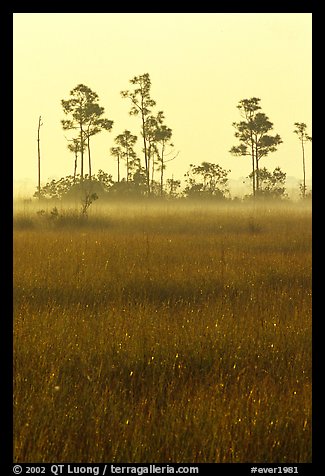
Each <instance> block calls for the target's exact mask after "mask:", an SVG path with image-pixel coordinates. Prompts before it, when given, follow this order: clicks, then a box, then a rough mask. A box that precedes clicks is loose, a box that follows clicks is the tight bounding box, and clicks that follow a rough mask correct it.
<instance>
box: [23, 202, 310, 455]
mask: <svg viewBox="0 0 325 476" xmlns="http://www.w3.org/2000/svg"><path fill="white" fill-rule="evenodd" d="M33 206H34V205H33ZM35 207H36V208H33V207H32V206H30V207H28V206H27V207H25V209H19V210H18V209H17V210H16V211H15V215H14V460H15V461H16V462H55V463H60V462H116V463H118V462H124V463H125V462H130V463H132V462H135V463H141V462H143V463H150V462H157V463H159V462H165V463H168V462H170V463H204V462H212V463H224V462H235V463H240V462H270V463H282V462H283V463H285V462H288V463H294V462H310V461H311V460H312V453H311V413H312V408H311V384H312V382H311V364H312V362H311V354H312V342H311V311H312V309H311V294H312V290H311V284H312V283H311V254H312V248H311V235H312V231H311V208H310V206H306V205H304V206H303V205H300V204H298V203H296V204H294V203H291V204H290V203H287V204H282V205H280V206H274V205H273V204H267V203H264V204H262V205H260V206H257V205H253V204H246V205H244V204H235V203H229V204H225V205H222V206H221V205H220V206H217V205H211V204H210V205H208V204H203V203H202V204H199V203H197V204H192V205H191V206H188V205H186V204H184V203H183V202H180V203H178V202H176V203H174V202H166V203H159V204H150V203H141V204H126V203H120V204H118V203H115V204H113V205H107V206H102V207H101V206H100V205H99V204H98V205H97V203H96V204H94V206H92V207H91V208H90V210H89V216H88V218H84V219H81V218H80V217H79V216H78V215H76V213H75V212H73V211H71V210H69V209H68V208H66V207H64V206H61V208H60V206H58V213H57V214H56V215H55V216H54V214H52V215H51V208H52V206H48V207H49V208H48V210H45V212H42V213H38V214H37V213H36V211H37V207H38V204H36V205H35ZM39 208H41V207H39Z"/></svg>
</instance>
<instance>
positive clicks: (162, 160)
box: [160, 144, 164, 197]
mask: <svg viewBox="0 0 325 476" xmlns="http://www.w3.org/2000/svg"><path fill="white" fill-rule="evenodd" d="M163 190H164V144H163V146H162V149H161V172H160V196H161V197H162V196H163Z"/></svg>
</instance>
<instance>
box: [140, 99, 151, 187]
mask: <svg viewBox="0 0 325 476" xmlns="http://www.w3.org/2000/svg"><path fill="white" fill-rule="evenodd" d="M141 116H142V135H143V147H144V161H145V167H146V179H147V190H148V195H150V174H149V163H148V151H147V141H146V127H145V122H144V114H143V105H142V108H141Z"/></svg>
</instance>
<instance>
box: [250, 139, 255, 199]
mask: <svg viewBox="0 0 325 476" xmlns="http://www.w3.org/2000/svg"><path fill="white" fill-rule="evenodd" d="M251 149H252V169H253V197H255V195H256V183H255V154H254V142H253V137H252V135H251Z"/></svg>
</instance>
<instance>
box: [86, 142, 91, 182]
mask: <svg viewBox="0 0 325 476" xmlns="http://www.w3.org/2000/svg"><path fill="white" fill-rule="evenodd" d="M87 148H88V164H89V180H91V158H90V136H89V134H87Z"/></svg>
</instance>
